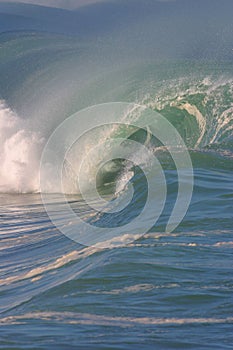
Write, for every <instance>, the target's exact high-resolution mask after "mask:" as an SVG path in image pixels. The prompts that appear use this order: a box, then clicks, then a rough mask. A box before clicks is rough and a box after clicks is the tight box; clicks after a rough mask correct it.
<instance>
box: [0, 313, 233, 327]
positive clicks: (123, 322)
mask: <svg viewBox="0 0 233 350" xmlns="http://www.w3.org/2000/svg"><path fill="white" fill-rule="evenodd" d="M26 320H30V321H31V320H43V321H53V322H59V323H63V324H86V325H101V326H112V327H115V326H118V327H126V326H129V327H133V326H137V325H148V326H149V325H150V326H159V325H185V324H190V325H194V324H224V323H232V322H233V317H228V318H214V317H209V318H208V317H206V318H204V317H203V318H198V317H190V318H156V317H111V316H107V315H96V314H87V313H76V312H35V313H27V314H24V315H15V316H8V317H3V318H1V319H0V324H2V325H4V324H24V323H25V321H26Z"/></svg>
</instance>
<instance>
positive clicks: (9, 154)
mask: <svg viewBox="0 0 233 350" xmlns="http://www.w3.org/2000/svg"><path fill="white" fill-rule="evenodd" d="M43 142H44V140H43V138H42V137H41V136H40V135H39V133H36V132H34V131H32V130H30V129H28V128H27V123H26V121H24V120H23V119H21V118H20V117H19V116H18V115H17V114H16V113H15V112H14V111H12V110H11V109H10V108H9V107H8V106H7V105H6V103H5V102H4V101H2V100H0V148H1V153H0V162H1V168H0V191H1V192H18V193H27V192H37V191H38V190H39V178H38V174H39V160H40V152H41V147H42V145H43Z"/></svg>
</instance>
